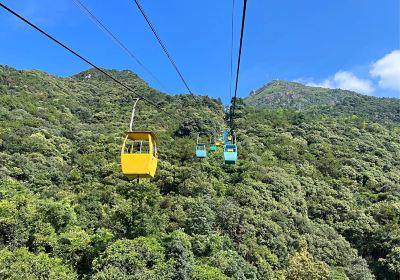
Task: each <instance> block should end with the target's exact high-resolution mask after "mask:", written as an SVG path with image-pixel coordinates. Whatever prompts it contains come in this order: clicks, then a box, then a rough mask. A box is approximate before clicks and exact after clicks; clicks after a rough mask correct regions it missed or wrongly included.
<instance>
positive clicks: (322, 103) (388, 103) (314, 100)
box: [245, 80, 400, 121]
mask: <svg viewBox="0 0 400 280" xmlns="http://www.w3.org/2000/svg"><path fill="white" fill-rule="evenodd" d="M245 103H246V104H247V105H251V106H255V107H264V108H270V109H276V108H284V109H295V110H308V111H310V110H314V111H318V112H324V113H328V114H335V115H337V114H343V115H359V116H363V117H366V118H369V119H372V120H373V121H382V120H383V121H386V120H392V121H393V120H395V121H399V118H398V117H393V116H396V114H394V112H396V110H398V109H397V108H399V107H400V100H397V99H394V98H378V97H373V96H367V95H363V94H359V93H356V92H353V91H348V90H341V89H329V88H322V87H311V86H306V85H303V84H300V83H296V82H289V81H284V80H273V81H271V82H269V83H267V84H265V85H264V86H263V87H261V88H260V89H258V90H253V91H252V92H251V93H250V95H249V96H248V97H247V98H245ZM383 108H385V109H383Z"/></svg>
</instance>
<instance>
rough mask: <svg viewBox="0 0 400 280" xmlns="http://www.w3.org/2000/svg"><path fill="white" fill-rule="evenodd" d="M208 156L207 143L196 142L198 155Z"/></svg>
mask: <svg viewBox="0 0 400 280" xmlns="http://www.w3.org/2000/svg"><path fill="white" fill-rule="evenodd" d="M206 156H207V151H206V144H202V143H197V144H196V157H197V158H205V157H206Z"/></svg>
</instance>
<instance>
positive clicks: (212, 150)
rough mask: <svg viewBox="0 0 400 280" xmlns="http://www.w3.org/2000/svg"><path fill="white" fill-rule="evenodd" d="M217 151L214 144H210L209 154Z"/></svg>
mask: <svg viewBox="0 0 400 280" xmlns="http://www.w3.org/2000/svg"><path fill="white" fill-rule="evenodd" d="M216 150H217V146H216V144H210V152H215V151H216Z"/></svg>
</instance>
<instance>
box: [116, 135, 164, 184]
mask: <svg viewBox="0 0 400 280" xmlns="http://www.w3.org/2000/svg"><path fill="white" fill-rule="evenodd" d="M157 162H158V154H157V139H156V136H155V135H154V133H153V132H150V131H129V132H127V133H126V137H125V141H124V144H123V145H122V150H121V167H122V173H123V174H124V175H125V176H127V177H129V178H152V177H154V175H155V173H156V169H157Z"/></svg>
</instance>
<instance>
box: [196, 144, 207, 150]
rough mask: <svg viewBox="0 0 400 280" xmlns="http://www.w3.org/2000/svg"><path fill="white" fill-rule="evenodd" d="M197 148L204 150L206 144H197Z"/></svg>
mask: <svg viewBox="0 0 400 280" xmlns="http://www.w3.org/2000/svg"><path fill="white" fill-rule="evenodd" d="M197 150H199V151H205V150H206V146H205V145H197Z"/></svg>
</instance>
